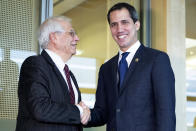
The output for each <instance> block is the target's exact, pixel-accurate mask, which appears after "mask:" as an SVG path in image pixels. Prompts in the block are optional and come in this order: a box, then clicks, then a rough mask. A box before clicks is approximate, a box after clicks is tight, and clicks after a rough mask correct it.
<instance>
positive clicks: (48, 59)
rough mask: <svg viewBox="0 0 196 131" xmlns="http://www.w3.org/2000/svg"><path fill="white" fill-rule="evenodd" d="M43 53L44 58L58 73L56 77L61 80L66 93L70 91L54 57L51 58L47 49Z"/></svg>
mask: <svg viewBox="0 0 196 131" xmlns="http://www.w3.org/2000/svg"><path fill="white" fill-rule="evenodd" d="M41 55H42V56H43V57H44V59H45V60H46V61H47V62H48V63H49V64H50V65H51V66H52V68H53V71H54V73H55V74H56V76H57V77H56V78H57V79H58V80H59V82H60V83H61V85H62V86H61V87H62V90H63V91H64V92H65V94H66V93H68V92H69V91H68V86H67V84H66V82H65V80H64V78H63V76H62V75H61V73H60V71H59V70H58V68H57V67H56V65H55V63H54V62H53V61H52V59H51V58H50V56H49V55H48V54H47V52H46V51H45V50H43V51H42V53H41Z"/></svg>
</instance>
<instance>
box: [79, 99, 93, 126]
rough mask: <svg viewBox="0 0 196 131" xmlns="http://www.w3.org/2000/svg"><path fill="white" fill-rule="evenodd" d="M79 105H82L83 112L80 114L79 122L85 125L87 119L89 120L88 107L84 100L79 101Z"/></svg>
mask: <svg viewBox="0 0 196 131" xmlns="http://www.w3.org/2000/svg"><path fill="white" fill-rule="evenodd" d="M79 105H80V106H81V107H82V109H83V113H82V115H81V123H82V124H83V125H86V124H87V123H88V121H89V120H90V113H91V112H90V109H89V108H88V106H87V105H86V104H84V102H82V101H81V102H80V103H79Z"/></svg>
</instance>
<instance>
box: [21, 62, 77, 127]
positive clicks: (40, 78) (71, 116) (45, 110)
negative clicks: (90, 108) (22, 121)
mask: <svg viewBox="0 0 196 131" xmlns="http://www.w3.org/2000/svg"><path fill="white" fill-rule="evenodd" d="M39 63H40V62H37V61H36V62H35V61H32V60H30V61H29V60H27V61H26V62H25V63H24V64H23V66H22V68H21V75H20V80H19V99H20V97H21V99H22V97H23V96H25V97H24V99H23V100H21V101H22V102H24V106H26V108H27V110H28V111H29V114H30V116H31V117H33V119H36V120H37V121H40V122H47V123H61V124H80V112H79V109H78V108H77V107H76V106H75V105H72V104H70V103H57V102H55V101H53V100H52V99H51V96H50V95H51V90H50V88H49V86H51V85H49V82H48V81H49V79H48V78H47V74H46V73H45V71H44V69H43V68H41V66H42V67H43V65H41V64H39ZM54 88H55V87H54ZM22 95H23V96H22Z"/></svg>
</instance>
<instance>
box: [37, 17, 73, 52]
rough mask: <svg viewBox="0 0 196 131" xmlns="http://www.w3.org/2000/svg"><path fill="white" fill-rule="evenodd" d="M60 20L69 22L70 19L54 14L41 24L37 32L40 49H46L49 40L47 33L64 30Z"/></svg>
mask: <svg viewBox="0 0 196 131" xmlns="http://www.w3.org/2000/svg"><path fill="white" fill-rule="evenodd" d="M61 21H65V22H69V23H71V19H70V18H68V17H65V16H54V17H51V18H48V19H47V20H46V21H45V22H44V23H42V24H41V26H40V29H39V32H38V41H39V44H40V46H41V48H42V49H46V48H47V46H48V43H49V42H50V39H49V35H50V33H52V32H65V30H64V28H63V27H62V25H61V24H60V22H61Z"/></svg>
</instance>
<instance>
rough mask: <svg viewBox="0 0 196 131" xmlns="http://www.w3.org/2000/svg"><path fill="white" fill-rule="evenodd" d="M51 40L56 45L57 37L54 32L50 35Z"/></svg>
mask: <svg viewBox="0 0 196 131" xmlns="http://www.w3.org/2000/svg"><path fill="white" fill-rule="evenodd" d="M49 40H50V41H51V42H52V43H55V41H56V35H55V33H54V32H52V33H50V34H49Z"/></svg>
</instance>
